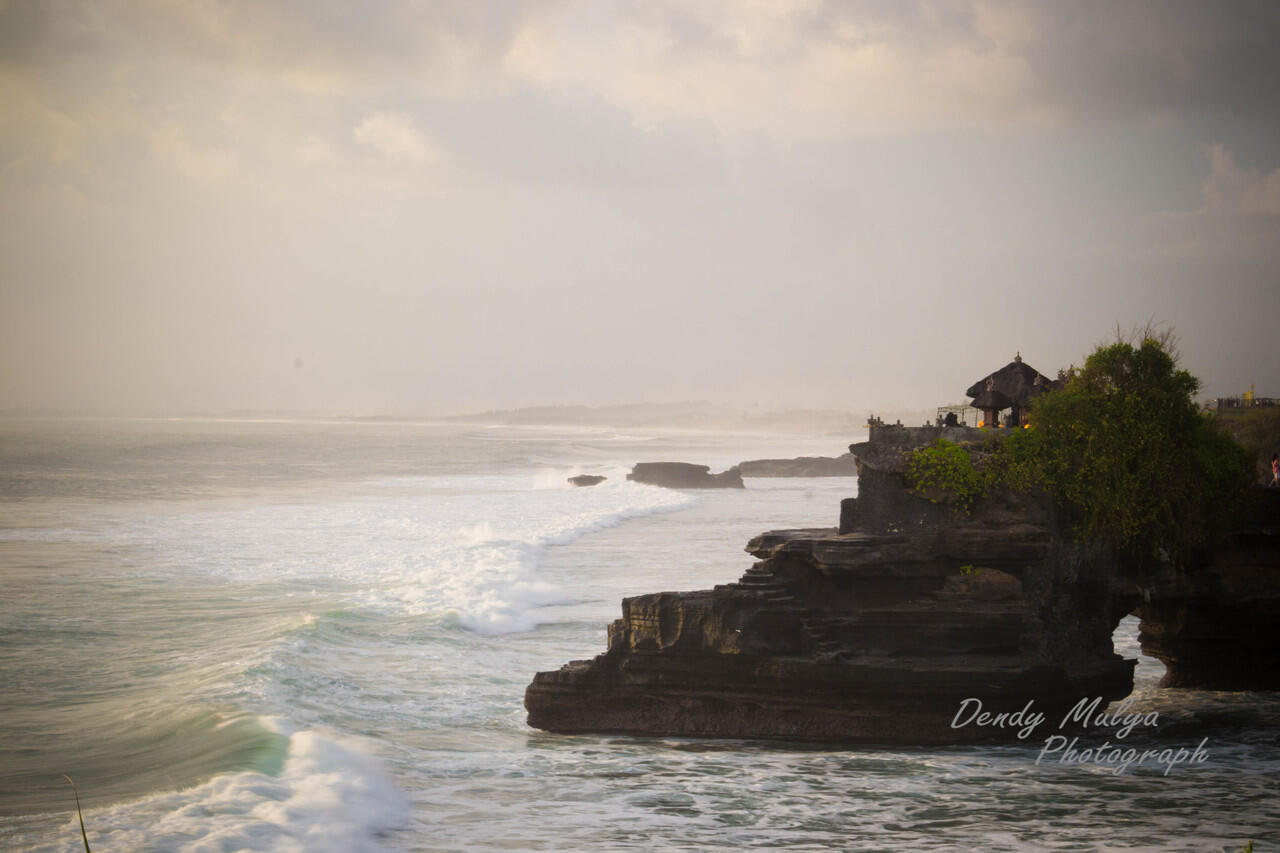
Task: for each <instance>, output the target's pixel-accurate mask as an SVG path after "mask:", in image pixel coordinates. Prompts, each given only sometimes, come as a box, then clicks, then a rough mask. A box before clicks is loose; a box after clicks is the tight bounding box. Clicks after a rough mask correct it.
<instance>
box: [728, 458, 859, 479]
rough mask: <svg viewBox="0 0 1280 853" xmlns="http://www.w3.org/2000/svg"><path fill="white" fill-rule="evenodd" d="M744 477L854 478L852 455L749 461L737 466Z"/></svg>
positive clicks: (854, 467)
mask: <svg viewBox="0 0 1280 853" xmlns="http://www.w3.org/2000/svg"><path fill="white" fill-rule="evenodd" d="M738 470H739V471H740V472H742V476H744V477H855V476H857V474H858V466H857V463H856V462H855V460H854V458H853V454H852V453H846V454H844V455H843V456H835V457H832V456H800V457H797V458H795V459H751V460H748V461H746V462H740V463H739V464H738Z"/></svg>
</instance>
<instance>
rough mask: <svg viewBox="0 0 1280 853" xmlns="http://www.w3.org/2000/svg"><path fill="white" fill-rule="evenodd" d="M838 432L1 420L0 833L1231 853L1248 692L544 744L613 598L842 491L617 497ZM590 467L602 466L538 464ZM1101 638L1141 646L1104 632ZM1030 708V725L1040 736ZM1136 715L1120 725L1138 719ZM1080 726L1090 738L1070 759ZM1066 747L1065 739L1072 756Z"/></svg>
mask: <svg viewBox="0 0 1280 853" xmlns="http://www.w3.org/2000/svg"><path fill="white" fill-rule="evenodd" d="M858 438H860V437H859V436H856V435H855V436H830V437H796V436H784V435H772V436H769V435H753V434H745V433H744V434H734V433H697V432H657V431H642V430H632V431H615V430H606V429H599V428H582V429H571V428H515V427H502V426H492V427H486V426H475V425H457V424H453V425H449V424H446V425H440V424H413V423H341V422H336V423H318V422H296V421H293V422H290V421H280V422H263V421H244V422H235V421H147V420H138V421H128V420H57V421H52V420H49V421H36V420H18V419H14V420H8V421H3V422H0V590H2V592H0V685H2V687H3V692H2V693H0V849H4V850H10V849H13V850H49V851H53V850H58V851H65V850H74V849H79V845H80V839H79V825H78V823H77V822H76V819H75V816H74V800H73V797H72V792H71V790H70V786H69V785H68V784H67V783H66V780H65V779H63V778H62V775H61V774H63V773H66V774H68V775H70V776H71V777H72V778H74V779H75V781H76V783H77V785H78V787H79V790H80V795H81V800H82V803H83V804H84V806H85V810H84V817H85V824H86V827H87V829H88V833H89V838H90V843H91V844H92V845H93V849H94V850H95V851H124V850H129V851H135V850H143V851H167V850H189V851H239V850H247V851H269V850H270V851H295V850H296V851H430V850H549V849H557V850H631V849H634V850H712V849H741V848H748V849H777V848H786V849H792V850H833V849H841V850H890V849H892V850H899V849H924V850H967V849H990V850H1026V849H1060V850H1188V851H1190V850H1195V851H1204V850H1222V849H1228V850H1234V849H1235V848H1236V847H1237V846H1239V845H1240V844H1243V843H1244V841H1245V840H1247V839H1256V840H1259V841H1261V842H1267V841H1274V840H1275V839H1276V838H1280V810H1278V809H1277V808H1276V806H1275V804H1276V802H1277V794H1278V793H1280V789H1278V787H1277V781H1276V780H1277V779H1278V778H1280V743H1278V738H1277V732H1278V731H1280V729H1278V728H1277V726H1278V725H1280V702H1278V701H1277V700H1276V697H1275V696H1274V694H1219V693H1206V692H1199V691H1160V690H1158V689H1157V688H1156V686H1155V683H1156V681H1157V680H1158V679H1159V677H1160V674H1161V672H1162V667H1161V665H1160V664H1159V663H1158V662H1155V661H1151V660H1149V659H1146V658H1141V659H1140V661H1139V667H1138V674H1137V691H1136V693H1135V696H1134V700H1133V703H1132V704H1133V707H1134V708H1135V709H1138V710H1141V711H1144V712H1147V711H1153V710H1154V711H1157V712H1158V714H1159V715H1160V718H1161V725H1160V726H1159V732H1155V731H1152V732H1147V731H1142V730H1139V731H1136V732H1134V733H1133V734H1131V735H1130V736H1129V739H1128V740H1129V741H1130V742H1132V743H1135V744H1138V745H1141V744H1143V743H1146V744H1148V745H1149V744H1152V743H1154V744H1158V745H1174V746H1187V747H1191V746H1194V745H1195V744H1197V743H1200V742H1201V740H1202V739H1203V738H1205V737H1208V741H1207V749H1208V752H1209V758H1208V760H1207V761H1206V762H1204V763H1202V764H1195V765H1187V766H1179V767H1178V768H1175V769H1174V770H1173V771H1172V772H1170V773H1169V774H1168V775H1164V773H1163V768H1161V767H1159V766H1157V765H1143V766H1141V767H1136V768H1130V769H1129V770H1127V771H1126V772H1124V773H1121V774H1116V773H1114V772H1113V768H1111V767H1108V766H1105V765H1097V764H1089V763H1075V764H1062V763H1058V762H1054V761H1049V760H1044V761H1041V763H1039V764H1037V763H1036V759H1037V757H1038V756H1039V752H1040V749H1041V747H1042V745H1043V741H1044V735H1047V734H1051V732H1049V731H1045V732H1040V733H1038V734H1039V735H1040V736H1039V737H1036V738H1033V739H1028V741H1027V742H1024V743H1018V744H1013V745H1006V746H996V747H992V746H984V747H963V748H959V747H957V748H945V749H902V748H850V747H841V746H835V745H802V744H786V743H776V742H775V743H755V742H745V741H714V740H692V739H665V738H657V739H650V738H627V737H605V736H599V737H586V736H582V737H566V736H560V735H551V734H547V733H544V732H539V731H536V730H532V729H530V728H528V727H527V726H526V725H525V722H524V710H523V707H522V698H523V692H524V688H525V686H526V685H527V684H528V682H529V680H530V679H531V678H532V676H533V673H534V672H537V671H539V670H544V669H553V668H557V667H559V666H560V665H561V664H563V663H565V662H567V661H569V660H572V659H578V658H585V657H590V656H593V655H595V654H598V653H600V652H602V651H603V650H604V647H605V629H606V626H607V624H608V622H609V621H610V620H612V619H614V618H617V616H618V615H619V612H620V610H619V602H620V600H621V598H622V597H624V596H626V595H634V594H639V593H644V592H655V591H660V590H679V589H699V588H707V587H710V586H713V585H715V584H717V583H725V582H729V581H732V580H735V579H736V578H737V577H738V576H739V575H740V574H741V573H742V571H744V570H745V569H746V568H747V567H749V566H750V564H751V562H752V559H751V558H750V557H749V556H748V555H746V554H744V553H743V552H742V546H743V545H744V544H745V543H746V541H747V540H748V539H749V538H750V537H751V536H752V535H754V534H756V533H758V532H761V531H763V530H766V529H771V528H780V527H798V526H831V525H834V524H835V520H836V516H837V515H838V505H839V500H840V498H842V497H847V496H849V495H851V494H853V493H854V492H855V491H856V481H854V480H853V479H851V478H826V479H749V480H748V481H747V488H746V489H745V490H714V491H706V492H693V491H676V490H668V489H661V488H657V487H653V486H645V485H640V484H635V483H629V482H627V481H626V479H625V472H626V470H627V469H628V468H629V467H630V466H631V465H632V464H634V463H635V462H639V461H691V462H700V463H703V464H709V465H712V466H713V468H715V469H716V470H719V469H721V468H723V467H727V466H728V465H730V464H733V463H734V462H737V461H741V460H743V459H750V458H760V457H768V456H797V455H836V454H838V453H840V452H842V451H843V450H844V449H845V445H846V444H848V442H849V441H852V440H857V439H858ZM578 473H597V474H605V475H607V476H608V479H607V480H606V481H605V482H604V483H602V484H601V485H599V486H594V487H590V488H574V487H571V486H569V485H568V484H567V482H566V478H567V477H568V476H570V475H573V474H578ZM1116 645H1117V649H1118V650H1119V651H1120V652H1121V653H1122V654H1125V655H1126V656H1129V657H1136V656H1138V648H1137V643H1136V624H1135V622H1134V620H1132V619H1126V620H1125V621H1124V622H1122V624H1121V626H1120V628H1119V629H1118V631H1117V635H1116ZM1051 725H1052V724H1050V726H1046V728H1050V727H1051ZM1139 728H1140V729H1141V728H1143V727H1139ZM1103 739H1104V738H1103V737H1102V736H1101V734H1099V736H1097V737H1093V738H1092V740H1093V741H1096V742H1098V743H1100V742H1101V741H1102V740H1103ZM1094 745H1096V744H1094Z"/></svg>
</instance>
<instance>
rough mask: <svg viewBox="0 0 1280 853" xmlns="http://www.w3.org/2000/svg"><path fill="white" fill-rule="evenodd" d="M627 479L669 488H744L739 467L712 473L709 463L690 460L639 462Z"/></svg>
mask: <svg viewBox="0 0 1280 853" xmlns="http://www.w3.org/2000/svg"><path fill="white" fill-rule="evenodd" d="M627 479H628V480H634V481H635V482H637V483H647V484H649V485H651V486H666V487H667V488H669V489H741V488H743V484H742V474H741V472H740V471H738V469H737V468H730V469H729V470H727V471H722V472H720V473H719V474H712V473H711V467H710V466H709V465H693V464H690V463H688V462H637V463H636V464H635V466H633V467H632V469H631V473H629V474H627Z"/></svg>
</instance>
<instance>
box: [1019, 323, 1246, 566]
mask: <svg viewBox="0 0 1280 853" xmlns="http://www.w3.org/2000/svg"><path fill="white" fill-rule="evenodd" d="M1199 387H1200V382H1199V380H1197V379H1196V378H1195V377H1194V376H1192V375H1191V374H1190V373H1188V372H1187V371H1186V370H1182V369H1179V368H1178V366H1177V359H1176V356H1175V355H1174V353H1173V352H1172V347H1171V345H1170V343H1169V341H1168V338H1167V336H1166V337H1165V338H1164V339H1161V338H1158V337H1156V336H1155V335H1153V334H1151V332H1150V330H1148V331H1146V332H1144V333H1143V334H1142V336H1141V340H1140V341H1133V340H1128V339H1125V338H1124V337H1121V338H1120V339H1119V340H1117V341H1116V342H1115V343H1112V344H1108V345H1105V346H1100V347H1098V348H1097V349H1096V350H1094V352H1093V354H1092V355H1090V356H1089V357H1088V359H1087V360H1086V361H1085V364H1084V367H1083V368H1081V369H1079V370H1076V371H1072V373H1071V374H1070V375H1069V376H1068V377H1067V381H1066V385H1065V386H1064V387H1063V388H1062V389H1060V390H1058V391H1054V392H1051V393H1048V394H1045V395H1044V396H1042V397H1041V398H1039V399H1038V400H1037V401H1036V403H1035V405H1034V406H1033V407H1032V410H1031V424H1032V429H1031V430H1030V434H1031V436H1030V437H1029V438H1028V440H1027V441H1028V445H1029V450H1030V453H1031V455H1032V456H1033V457H1034V460H1035V464H1036V465H1039V466H1041V471H1040V473H1039V476H1040V477H1041V479H1042V483H1043V485H1044V487H1045V488H1046V489H1047V490H1048V491H1049V492H1050V493H1051V494H1053V495H1054V496H1055V497H1056V498H1057V499H1058V500H1059V502H1060V503H1061V504H1063V505H1064V506H1065V507H1066V508H1068V509H1069V511H1070V512H1071V513H1072V514H1073V515H1074V517H1075V520H1076V524H1077V527H1078V529H1079V532H1080V533H1081V534H1082V535H1083V536H1086V537H1088V538H1090V539H1095V540H1098V541H1102V542H1105V543H1107V544H1109V545H1111V546H1113V547H1115V548H1116V549H1117V550H1118V551H1120V552H1121V553H1123V554H1125V555H1126V556H1127V557H1128V558H1129V559H1130V560H1131V561H1135V562H1136V564H1137V565H1139V566H1141V565H1145V564H1147V563H1149V562H1152V561H1155V560H1161V561H1162V560H1170V561H1172V562H1174V563H1178V564H1181V563H1185V562H1186V561H1187V560H1188V559H1189V558H1190V557H1191V554H1192V553H1193V551H1194V550H1195V549H1196V548H1198V547H1200V546H1202V545H1205V544H1207V543H1208V542H1209V541H1210V540H1211V539H1212V538H1213V536H1214V535H1215V533H1216V531H1217V530H1218V529H1220V528H1221V527H1222V526H1223V525H1224V523H1225V521H1226V520H1227V518H1228V515H1229V513H1230V512H1231V510H1232V508H1233V506H1234V503H1235V500H1236V499H1237V498H1238V496H1239V495H1240V494H1242V492H1243V488H1244V486H1245V485H1246V484H1247V482H1248V478H1247V474H1246V472H1247V471H1248V458H1247V457H1248V454H1247V453H1246V452H1245V451H1244V449H1243V448H1241V447H1240V446H1239V445H1238V444H1237V443H1236V442H1235V441H1234V440H1232V439H1231V438H1230V436H1228V435H1226V434H1224V433H1223V432H1221V431H1220V430H1218V429H1216V428H1215V427H1214V425H1213V424H1212V422H1211V421H1210V419H1208V418H1207V417H1205V416H1204V415H1203V414H1201V412H1200V411H1199V410H1198V408H1197V407H1196V404H1195V400H1194V394H1195V392H1196V391H1197V390H1198V389H1199Z"/></svg>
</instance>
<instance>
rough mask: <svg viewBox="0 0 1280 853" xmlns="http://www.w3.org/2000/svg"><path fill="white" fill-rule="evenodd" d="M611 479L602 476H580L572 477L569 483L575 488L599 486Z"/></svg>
mask: <svg viewBox="0 0 1280 853" xmlns="http://www.w3.org/2000/svg"><path fill="white" fill-rule="evenodd" d="M607 479H609V478H608V477H605V476H603V475H601V474H578V475H577V476H574V477H570V478H569V482H570V483H571V484H572V485H575V486H598V485H600V484H601V483H603V482H604V481H605V480H607Z"/></svg>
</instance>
